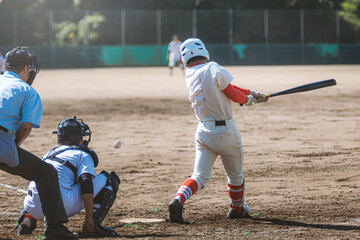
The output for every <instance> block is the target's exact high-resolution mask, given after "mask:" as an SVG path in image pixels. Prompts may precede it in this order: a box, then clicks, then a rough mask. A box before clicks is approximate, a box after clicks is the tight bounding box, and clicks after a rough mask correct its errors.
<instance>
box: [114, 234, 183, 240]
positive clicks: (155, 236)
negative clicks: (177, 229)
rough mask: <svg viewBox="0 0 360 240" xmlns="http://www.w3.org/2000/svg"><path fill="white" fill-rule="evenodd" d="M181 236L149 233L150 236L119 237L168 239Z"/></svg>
mask: <svg viewBox="0 0 360 240" xmlns="http://www.w3.org/2000/svg"><path fill="white" fill-rule="evenodd" d="M179 236H181V235H176V234H157V233H150V234H138V235H121V237H122V238H141V239H144V238H155V239H158V238H168V237H179Z"/></svg>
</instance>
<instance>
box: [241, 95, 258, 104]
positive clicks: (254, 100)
mask: <svg viewBox="0 0 360 240" xmlns="http://www.w3.org/2000/svg"><path fill="white" fill-rule="evenodd" d="M246 98H247V100H246V102H245V103H244V104H245V105H246V106H252V105H254V104H255V103H258V101H257V100H256V98H254V97H253V96H251V95H247V96H246ZM240 106H242V105H240Z"/></svg>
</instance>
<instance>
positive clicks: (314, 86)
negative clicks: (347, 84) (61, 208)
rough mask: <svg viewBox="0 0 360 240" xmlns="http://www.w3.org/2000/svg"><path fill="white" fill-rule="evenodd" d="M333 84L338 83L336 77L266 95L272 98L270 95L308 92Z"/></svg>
mask: <svg viewBox="0 0 360 240" xmlns="http://www.w3.org/2000/svg"><path fill="white" fill-rule="evenodd" d="M333 85H336V81H335V79H328V80H324V81H318V82H313V83H308V84H305V85H301V86H298V87H294V88H290V89H287V90H285V91H281V92H277V93H272V94H269V95H266V97H267V98H270V97H276V96H281V95H286V94H291V93H299V92H307V91H311V90H315V89H318V88H324V87H330V86H333Z"/></svg>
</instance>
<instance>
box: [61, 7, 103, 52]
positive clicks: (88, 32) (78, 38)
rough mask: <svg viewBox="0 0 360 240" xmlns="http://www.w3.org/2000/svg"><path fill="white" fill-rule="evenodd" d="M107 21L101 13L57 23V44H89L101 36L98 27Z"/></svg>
mask: <svg viewBox="0 0 360 240" xmlns="http://www.w3.org/2000/svg"><path fill="white" fill-rule="evenodd" d="M104 21H105V17H104V16H103V15H101V14H99V13H93V14H91V15H85V16H84V17H83V18H82V19H81V20H80V21H79V22H77V23H75V22H70V21H63V22H60V23H56V24H55V44H56V45H59V46H66V45H68V46H78V45H87V44H89V43H92V42H94V41H96V40H97V39H98V38H99V34H98V33H97V29H98V27H99V25H100V24H101V23H102V22H104Z"/></svg>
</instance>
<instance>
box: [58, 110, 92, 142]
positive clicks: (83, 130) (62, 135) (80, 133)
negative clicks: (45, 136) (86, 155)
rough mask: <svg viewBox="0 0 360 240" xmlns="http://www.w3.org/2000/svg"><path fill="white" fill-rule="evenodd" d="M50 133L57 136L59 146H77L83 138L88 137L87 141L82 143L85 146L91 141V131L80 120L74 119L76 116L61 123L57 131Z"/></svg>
mask: <svg viewBox="0 0 360 240" xmlns="http://www.w3.org/2000/svg"><path fill="white" fill-rule="evenodd" d="M52 133H53V134H57V136H58V143H59V144H60V145H77V144H79V143H80V141H81V139H82V137H84V136H88V137H89V138H88V140H84V142H83V144H84V145H85V146H87V145H88V144H89V142H90V141H91V131H90V128H89V126H88V125H86V124H85V123H84V122H83V121H82V120H81V119H76V116H74V118H66V119H64V120H63V121H61V122H60V123H59V125H58V129H57V131H53V132H52Z"/></svg>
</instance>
